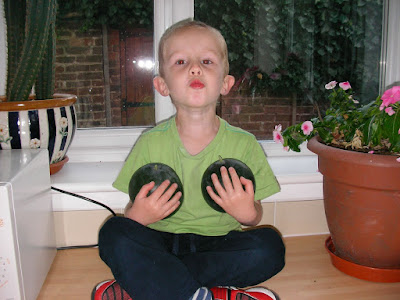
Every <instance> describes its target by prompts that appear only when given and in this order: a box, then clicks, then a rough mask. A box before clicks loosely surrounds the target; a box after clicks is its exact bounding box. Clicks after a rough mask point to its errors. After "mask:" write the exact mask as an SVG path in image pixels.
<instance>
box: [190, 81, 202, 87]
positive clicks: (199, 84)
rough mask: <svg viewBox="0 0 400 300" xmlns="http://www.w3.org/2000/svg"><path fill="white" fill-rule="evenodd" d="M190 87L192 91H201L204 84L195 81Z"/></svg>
mask: <svg viewBox="0 0 400 300" xmlns="http://www.w3.org/2000/svg"><path fill="white" fill-rule="evenodd" d="M190 87H191V88H193V89H202V88H203V87H204V83H202V82H201V81H200V80H198V79H195V80H193V81H192V82H191V83H190Z"/></svg>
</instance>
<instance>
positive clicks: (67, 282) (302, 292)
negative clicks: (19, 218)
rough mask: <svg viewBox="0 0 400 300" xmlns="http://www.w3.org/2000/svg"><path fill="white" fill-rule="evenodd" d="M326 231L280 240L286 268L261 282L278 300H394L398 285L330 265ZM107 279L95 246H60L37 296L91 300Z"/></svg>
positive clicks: (108, 274) (42, 299) (398, 293)
mask: <svg viewBox="0 0 400 300" xmlns="http://www.w3.org/2000/svg"><path fill="white" fill-rule="evenodd" d="M325 239H326V236H325V235H318V236H305V237H290V238H285V244H286V249H287V255H286V266H285V268H284V269H283V271H282V272H280V273H279V274H278V275H276V276H275V277H273V278H271V279H270V280H268V281H266V282H264V283H263V284H262V285H263V286H266V287H268V288H270V289H272V290H274V291H275V292H276V293H277V294H278V295H279V296H280V298H281V300H322V299H323V300H334V299H340V300H347V299H349V300H350V299H351V300H358V299H362V300H364V299H365V300H372V299H373V300H378V299H379V300H399V299H400V283H374V282H368V281H364V280H360V279H356V278H353V277H350V276H348V275H346V274H344V273H342V272H340V271H339V270H337V269H336V268H335V267H333V266H332V264H331V263H330V259H329V255H328V254H327V252H326V251H325V248H324V241H325ZM109 278H112V274H111V272H110V270H109V269H108V268H107V266H106V265H105V264H104V263H103V262H102V261H101V259H100V258H99V256H98V250H97V249H71V250H59V251H58V252H57V256H56V258H55V260H54V262H53V265H52V267H51V269H50V272H49V274H48V276H47V278H46V281H45V283H44V285H43V287H42V290H41V292H40V295H39V297H38V300H48V299H76V300H83V299H90V293H91V291H92V288H93V286H95V284H97V283H98V282H100V281H102V280H105V279H109Z"/></svg>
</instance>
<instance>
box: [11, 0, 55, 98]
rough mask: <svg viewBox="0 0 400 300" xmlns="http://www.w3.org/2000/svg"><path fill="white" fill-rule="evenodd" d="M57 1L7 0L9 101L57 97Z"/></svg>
mask: <svg viewBox="0 0 400 300" xmlns="http://www.w3.org/2000/svg"><path fill="white" fill-rule="evenodd" d="M56 10H57V1H56V0H4V11H5V16H6V22H7V41H8V70H7V99H8V101H24V100H28V98H29V94H30V92H31V90H32V86H33V85H34V83H35V90H36V93H37V97H36V99H48V98H51V97H52V96H53V93H54V71H55V68H54V62H55V21H56Z"/></svg>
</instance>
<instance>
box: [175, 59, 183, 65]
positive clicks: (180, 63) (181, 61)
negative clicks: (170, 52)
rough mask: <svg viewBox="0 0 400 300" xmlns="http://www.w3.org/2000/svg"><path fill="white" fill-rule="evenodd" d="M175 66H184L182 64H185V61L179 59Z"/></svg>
mask: <svg viewBox="0 0 400 300" xmlns="http://www.w3.org/2000/svg"><path fill="white" fill-rule="evenodd" d="M175 64H177V65H184V64H185V61H184V60H183V59H179V60H177V61H176V63H175Z"/></svg>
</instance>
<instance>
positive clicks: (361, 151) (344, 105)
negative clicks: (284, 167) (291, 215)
mask: <svg viewBox="0 0 400 300" xmlns="http://www.w3.org/2000/svg"><path fill="white" fill-rule="evenodd" d="M325 88H326V89H327V90H328V91H330V94H329V100H330V108H329V109H328V110H327V111H326V115H325V117H323V118H315V119H312V120H310V121H306V122H304V123H302V124H295V125H293V126H290V127H288V128H286V129H285V130H283V131H282V127H281V126H280V125H278V126H276V127H275V130H274V131H273V136H274V140H275V141H276V142H277V143H282V145H283V147H284V149H285V150H287V151H288V150H293V151H297V152H298V151H300V149H299V145H300V144H301V143H303V142H304V141H309V142H308V144H307V147H308V148H309V149H310V150H311V151H312V152H314V153H316V154H317V155H318V167H319V171H320V172H321V173H322V175H323V193H324V206H325V214H326V217H327V223H328V227H329V231H330V237H329V238H328V240H327V241H326V247H327V250H328V251H329V253H330V254H331V259H332V262H333V264H334V265H335V266H336V267H337V268H338V269H340V270H341V271H343V272H345V273H347V274H349V275H352V276H355V277H358V278H361V279H365V280H370V281H380V282H398V281H400V223H399V221H398V218H399V216H400V157H399V156H400V86H394V87H392V88H390V89H388V90H387V91H385V92H384V94H383V95H382V96H378V98H377V99H375V100H373V101H372V102H370V103H369V104H366V105H360V104H359V103H358V101H357V99H355V96H354V95H353V91H352V88H351V85H350V83H349V82H341V83H340V84H339V87H337V82H336V81H332V82H330V83H328V84H327V85H326V86H325Z"/></svg>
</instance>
